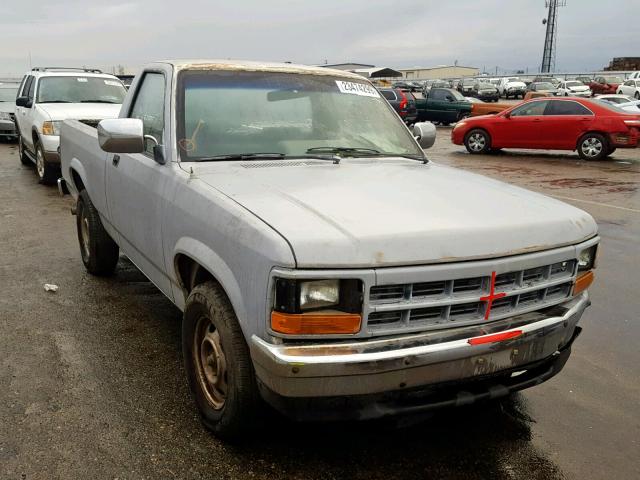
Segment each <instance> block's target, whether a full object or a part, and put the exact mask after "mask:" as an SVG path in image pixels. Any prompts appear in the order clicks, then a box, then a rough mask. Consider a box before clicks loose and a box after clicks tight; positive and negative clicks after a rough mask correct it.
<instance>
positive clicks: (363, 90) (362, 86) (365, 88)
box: [336, 80, 380, 97]
mask: <svg viewBox="0 0 640 480" xmlns="http://www.w3.org/2000/svg"><path fill="white" fill-rule="evenodd" d="M336 85H338V90H340V92H342V93H350V94H351V95H360V96H362V97H379V96H380V94H379V93H378V90H376V89H375V87H373V86H371V85H367V84H366V83H357V82H344V81H342V80H336Z"/></svg>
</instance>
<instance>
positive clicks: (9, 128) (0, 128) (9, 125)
mask: <svg viewBox="0 0 640 480" xmlns="http://www.w3.org/2000/svg"><path fill="white" fill-rule="evenodd" d="M17 136H18V132H17V131H16V125H15V123H13V121H11V120H0V137H17Z"/></svg>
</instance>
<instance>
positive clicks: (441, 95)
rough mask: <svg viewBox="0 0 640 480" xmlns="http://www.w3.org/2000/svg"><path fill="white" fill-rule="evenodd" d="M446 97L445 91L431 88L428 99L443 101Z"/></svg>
mask: <svg viewBox="0 0 640 480" xmlns="http://www.w3.org/2000/svg"><path fill="white" fill-rule="evenodd" d="M446 96H447V91H446V90H442V89H440V88H432V89H431V93H430V94H429V98H431V100H437V101H443V100H445V97H446Z"/></svg>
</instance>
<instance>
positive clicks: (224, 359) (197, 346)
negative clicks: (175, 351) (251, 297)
mask: <svg viewBox="0 0 640 480" xmlns="http://www.w3.org/2000/svg"><path fill="white" fill-rule="evenodd" d="M182 353H183V356H184V364H185V370H186V373H187V380H188V382H189V387H190V389H191V392H192V394H193V397H194V400H195V402H196V404H197V406H198V409H199V411H200V415H201V418H202V423H204V425H205V426H206V427H207V428H209V429H210V430H212V431H213V433H215V434H216V435H218V436H219V437H221V438H225V439H238V438H239V437H241V436H242V434H243V433H246V432H247V431H248V430H250V429H251V428H252V427H254V426H255V424H256V419H257V418H259V415H258V414H259V410H260V409H261V402H260V397H259V393H258V386H257V382H256V378H255V371H254V369H253V363H252V362H251V357H250V355H249V348H248V347H247V343H246V341H245V339H244V335H243V334H242V330H241V329H240V325H239V324H238V319H237V318H236V315H235V313H234V311H233V307H232V306H231V303H230V302H229V299H228V298H227V296H226V295H225V293H224V291H223V290H222V289H221V288H220V286H219V285H218V284H216V283H214V282H211V281H209V282H205V283H202V284H200V285H197V286H196V287H194V289H193V290H192V291H191V293H190V294H189V297H188V298H187V302H186V306H185V310H184V319H183V321H182Z"/></svg>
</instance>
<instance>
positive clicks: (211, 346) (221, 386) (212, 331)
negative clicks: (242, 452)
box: [193, 316, 228, 410]
mask: <svg viewBox="0 0 640 480" xmlns="http://www.w3.org/2000/svg"><path fill="white" fill-rule="evenodd" d="M193 356H194V360H195V364H196V368H197V375H198V382H199V383H200V387H201V389H202V391H203V392H204V395H205V397H206V399H207V402H208V403H209V404H210V405H211V407H213V408H214V409H215V410H220V409H222V408H223V407H224V404H225V401H226V399H227V391H228V384H227V359H226V356H225V354H224V350H223V348H222V342H221V339H220V333H219V332H218V330H217V329H216V328H215V325H213V323H212V322H211V320H210V319H209V318H207V317H205V316H202V317H200V318H199V319H198V323H197V325H196V335H195V336H194V345H193Z"/></svg>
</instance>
